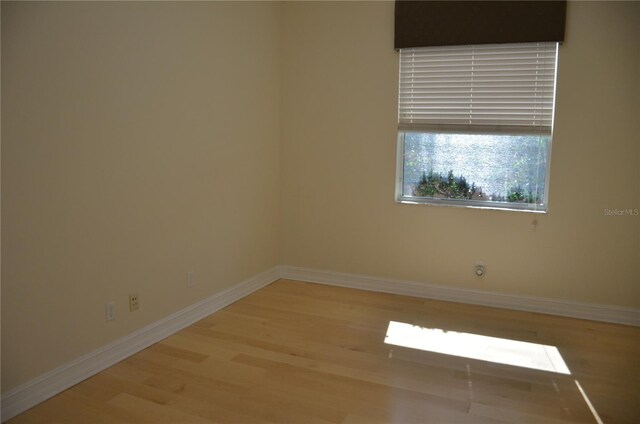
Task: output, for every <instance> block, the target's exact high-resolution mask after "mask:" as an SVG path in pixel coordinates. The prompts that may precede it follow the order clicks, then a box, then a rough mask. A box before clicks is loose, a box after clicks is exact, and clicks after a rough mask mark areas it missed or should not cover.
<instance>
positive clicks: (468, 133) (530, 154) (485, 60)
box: [396, 42, 558, 212]
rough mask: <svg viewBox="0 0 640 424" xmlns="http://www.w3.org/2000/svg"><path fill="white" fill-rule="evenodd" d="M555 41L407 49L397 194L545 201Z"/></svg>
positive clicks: (531, 207)
mask: <svg viewBox="0 0 640 424" xmlns="http://www.w3.org/2000/svg"><path fill="white" fill-rule="evenodd" d="M557 46H558V44H557V43H549V42H545V43H518V44H485V45H476V46H442V47H419V48H402V49H400V83H399V95H398V182H397V188H396V198H397V200H398V201H399V202H407V203H427V204H438V205H457V206H465V207H484V208H498V209H515V210H527V211H539V212H544V211H546V210H547V198H548V182H549V178H548V174H549V160H550V151H551V136H552V127H553V108H554V98H555V80H556V57H557Z"/></svg>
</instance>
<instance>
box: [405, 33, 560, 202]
mask: <svg viewBox="0 0 640 424" xmlns="http://www.w3.org/2000/svg"><path fill="white" fill-rule="evenodd" d="M559 50H560V43H556V50H555V65H554V71H553V76H554V80H553V91H552V93H553V99H552V108H551V127H550V132H549V133H548V134H544V136H548V137H549V141H548V143H547V152H546V154H547V161H546V162H547V164H546V169H545V170H544V172H545V187H544V194H543V202H542V204H539V203H521V202H508V201H494V200H469V199H448V198H436V197H419V196H406V195H404V185H405V184H404V175H405V162H404V150H405V140H404V139H405V134H409V133H418V134H444V133H454V134H473V135H475V134H478V135H479V134H484V135H496V136H509V135H513V136H517V135H523V134H522V133H513V134H511V133H509V132H498V131H495V132H494V131H488V132H482V131H473V130H464V129H461V130H460V131H455V132H454V131H450V130H444V131H438V130H435V129H430V130H426V129H400V83H398V89H397V95H398V128H397V140H396V146H397V148H396V184H395V200H396V202H397V203H400V204H422V205H429V206H446V207H459V208H460V207H461V208H472V209H488V210H501V211H516V212H529V213H542V214H545V213H548V211H549V190H550V175H551V154H552V145H553V135H554V121H555V107H556V95H557V82H558V57H559ZM398 62H399V63H398V69H399V70H400V65H401V64H400V55H398ZM400 76H401V72H399V78H400ZM398 81H400V80H398ZM530 135H532V136H543V135H542V134H535V133H530ZM454 171H455V170H454Z"/></svg>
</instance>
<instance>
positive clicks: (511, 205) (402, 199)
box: [395, 130, 553, 214]
mask: <svg viewBox="0 0 640 424" xmlns="http://www.w3.org/2000/svg"><path fill="white" fill-rule="evenodd" d="M406 133H418V134H427V133H425V132H424V131H417V130H416V131H398V132H397V149H396V187H395V199H396V203H400V204H409V205H426V206H445V207H453V208H470V209H488V210H499V211H511V212H529V213H541V214H546V213H548V212H549V176H550V173H551V166H550V165H551V146H552V142H553V132H552V134H551V136H550V137H549V143H548V144H547V169H546V171H545V173H546V175H545V189H544V199H543V203H542V204H531V203H519V202H499V201H495V200H468V199H447V198H437V197H417V196H405V195H404V194H403V193H404V135H405V134H406ZM434 134H435V133H434ZM470 134H475V133H470ZM499 135H509V134H499ZM502 205H504V206H502Z"/></svg>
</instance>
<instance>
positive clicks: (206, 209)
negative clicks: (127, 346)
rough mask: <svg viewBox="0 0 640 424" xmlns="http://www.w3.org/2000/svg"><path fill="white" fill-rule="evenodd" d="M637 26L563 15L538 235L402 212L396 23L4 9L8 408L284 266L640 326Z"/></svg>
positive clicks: (185, 8)
mask: <svg viewBox="0 0 640 424" xmlns="http://www.w3.org/2000/svg"><path fill="white" fill-rule="evenodd" d="M639 22H640V4H638V3H635V4H632V3H608V4H598V3H575V4H574V3H570V4H569V10H568V22H567V38H566V43H565V44H564V45H563V46H562V47H561V52H560V64H559V68H560V70H559V80H558V104H557V114H556V118H557V120H556V132H555V138H554V146H553V156H552V166H551V188H550V196H551V198H550V212H549V213H548V214H547V215H544V216H539V215H536V216H534V215H531V214H526V213H513V212H496V211H480V210H465V209H454V208H438V207H428V206H409V205H398V204H396V203H394V200H393V196H394V179H395V154H396V141H395V140H396V130H395V127H396V101H397V97H396V96H397V53H395V52H394V50H393V4H392V3H382V2H371V3H364V2H359V3H285V4H283V5H282V6H280V5H279V4H276V3H259V4H254V3H234V4H228V3H181V4H171V3H150V2H149V3H137V4H126V3H44V4H41V3H20V4H14V3H7V2H2V65H3V66H2V121H3V124H4V125H3V127H2V265H3V267H2V390H3V391H6V390H7V389H10V388H12V387H15V386H16V385H18V384H20V383H23V382H25V381H28V380H29V379H32V378H34V377H36V376H38V375H40V374H42V373H44V372H46V371H48V370H51V369H53V368H55V367H56V366H59V365H61V364H64V363H66V362H68V361H70V360H72V359H74V358H77V357H78V356H80V355H82V354H84V353H87V352H90V351H92V350H94V349H96V348H98V347H100V346H103V345H105V344H107V343H108V342H110V341H113V340H115V339H117V338H119V337H122V336H123V335H126V334H129V333H130V332H132V331H133V330H135V329H138V328H141V327H143V326H144V325H146V324H149V323H151V322H154V321H156V320H158V319H160V318H163V317H165V316H167V315H168V314H170V313H172V312H175V311H177V310H179V309H181V308H183V307H185V306H187V305H189V304H192V303H194V302H196V301H197V300H200V299H203V298H205V297H206V296H209V295H211V294H213V293H216V292H218V291H220V290H222V289H223V288H225V287H228V286H230V285H232V284H234V283H237V282H239V281H242V280H243V279H244V278H247V277H249V276H251V275H255V274H256V273H259V272H261V271H264V270H266V269H269V268H270V267H272V266H274V265H277V264H280V263H284V264H287V265H296V266H307V267H313V268H319V269H325V270H332V271H343V272H351V273H359V274H369V275H374V276H380V277H391V278H397V279H409V280H415V281H423V282H429V283H435V284H442V285H450V286H456V287H470V288H479V289H486V290H493V291H503V292H509V293H516V294H524V295H538V296H545V297H551V298H562V299H570V300H575V301H587V302H595V303H603V304H611V305H618V306H632V307H640V292H639V290H640V289H639V287H640V284H639V281H638V275H640V217H633V216H622V217H614V216H605V215H604V209H605V208H639V207H640V188H639V187H638V186H637V185H634V184H636V183H637V182H638V181H640V169H639V166H638V164H639V160H640V142H639V141H640V140H639V139H638V137H639V129H640V128H639V122H640V119H639V118H640V116H638V114H639V112H638V111H639V110H640V105H639V101H640V100H639V99H640V96H639V81H638V77H637V76H638V75H640V63H639V56H638V45H639V44H638V42H639V41H640V38H639V37H640V34H639V32H638V31H639V29H640V24H639ZM596 84H597V85H598V86H599V88H595V87H594V85H596ZM594 97H595V100H591V99H592V98H594ZM281 173H282V176H281V175H280V174H281ZM585 182H586V184H585ZM580 185H584V188H582V189H579V190H578V189H576V188H575V187H578V186H580ZM280 214H282V216H280ZM534 218H537V219H538V221H539V225H538V228H537V230H536V231H535V232H534V231H533V227H532V225H531V223H532V221H533V219H534ZM280 222H282V223H283V225H282V226H281V225H280ZM281 248H282V254H281V252H280V249H281ZM477 259H483V260H485V261H486V264H487V275H486V277H485V278H484V279H482V280H478V279H476V278H475V277H473V275H472V272H471V270H472V266H473V264H474V262H475V260H477ZM187 271H195V272H196V274H197V281H198V285H197V286H196V287H195V288H193V289H186V287H185V286H186V281H185V280H186V272H187ZM132 291H137V292H138V293H139V294H140V299H141V309H140V310H139V311H137V312H135V313H129V312H128V310H127V297H128V294H129V293H130V292H132ZM110 300H112V301H115V302H116V304H117V319H116V321H113V322H110V323H105V322H104V304H105V303H106V302H107V301H110Z"/></svg>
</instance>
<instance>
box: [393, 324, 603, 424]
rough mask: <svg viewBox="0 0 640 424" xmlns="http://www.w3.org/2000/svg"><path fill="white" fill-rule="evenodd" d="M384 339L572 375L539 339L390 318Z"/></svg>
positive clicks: (597, 421)
mask: <svg viewBox="0 0 640 424" xmlns="http://www.w3.org/2000/svg"><path fill="white" fill-rule="evenodd" d="M385 343H386V344H390V345H395V346H402V347H408V348H412V349H419V350H423V351H427V352H434V353H441V354H445V355H453V356H458V357H463V358H469V359H478V360H481V361H488V362H494V363H499V364H505V365H513V366H516V367H524V368H530V369H535V370H540V371H549V372H554V373H558V374H565V375H571V371H569V367H567V364H566V363H565V362H564V359H563V358H562V355H560V351H558V348H557V347H555V346H549V345H543V344H538V343H529V342H521V341H518V340H510V339H503V338H499V337H489V336H483V335H480V334H470V333H459V332H455V331H446V330H442V329H439V328H425V327H420V326H417V325H411V324H406V323H402V322H396V321H390V322H389V327H388V328H387V335H386V337H385ZM390 357H391V356H390ZM573 381H574V382H575V384H576V386H577V388H578V391H579V392H580V395H581V396H582V398H583V399H584V401H585V403H586V404H587V407H588V408H589V410H590V411H591V413H592V414H593V417H594V418H595V420H596V423H598V424H603V422H602V419H601V418H600V416H599V415H598V412H597V411H596V409H595V407H594V406H593V404H592V403H591V401H590V399H589V397H588V396H587V394H586V392H585V391H584V389H583V388H582V386H581V385H580V382H578V380H573Z"/></svg>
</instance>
